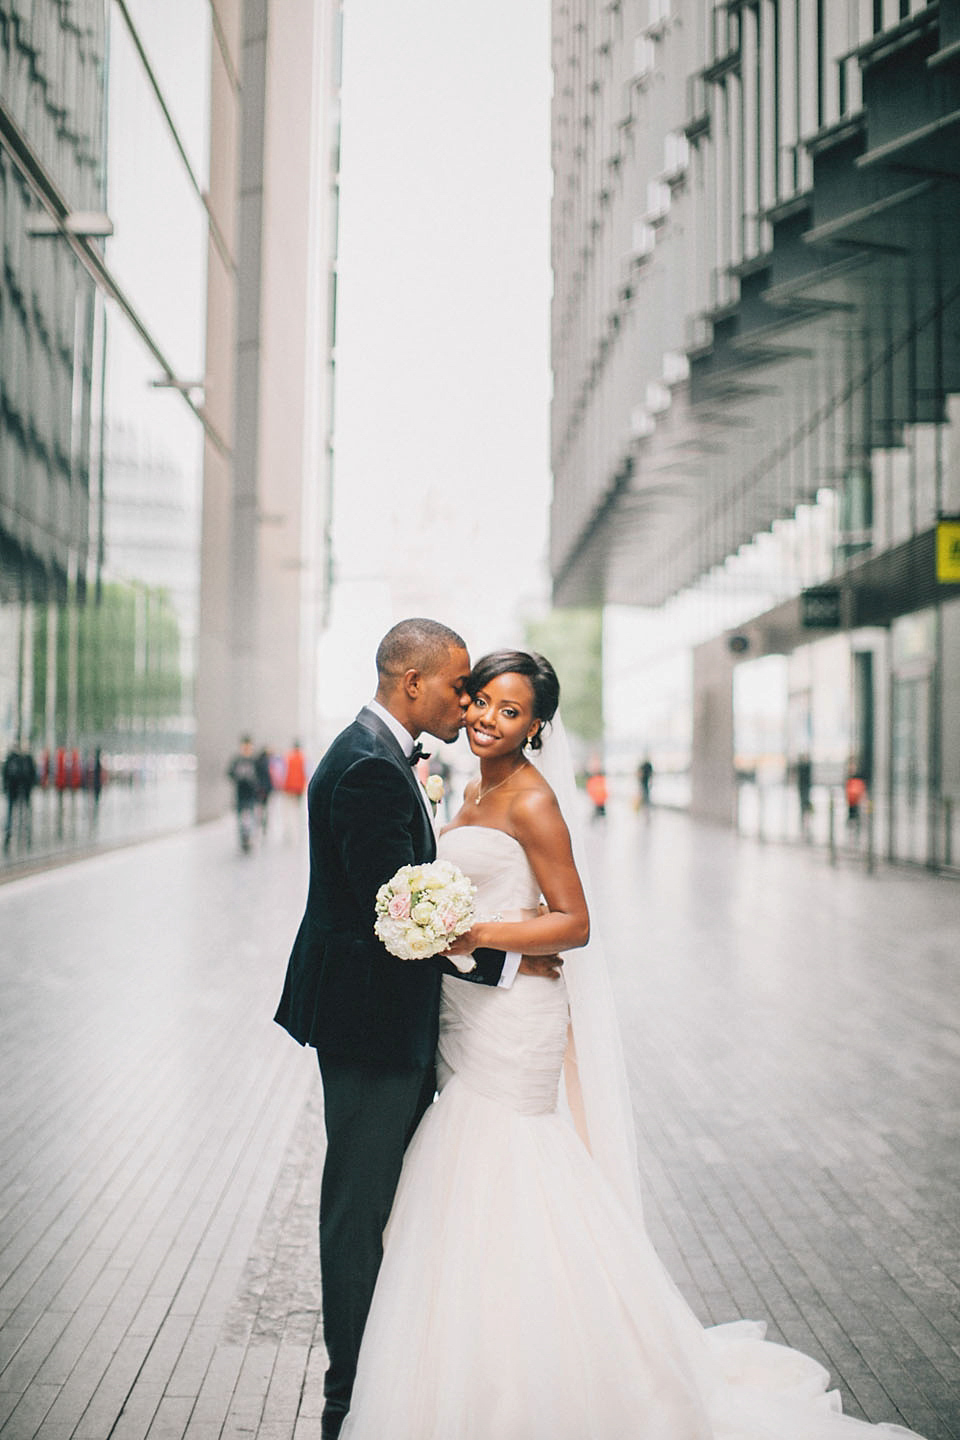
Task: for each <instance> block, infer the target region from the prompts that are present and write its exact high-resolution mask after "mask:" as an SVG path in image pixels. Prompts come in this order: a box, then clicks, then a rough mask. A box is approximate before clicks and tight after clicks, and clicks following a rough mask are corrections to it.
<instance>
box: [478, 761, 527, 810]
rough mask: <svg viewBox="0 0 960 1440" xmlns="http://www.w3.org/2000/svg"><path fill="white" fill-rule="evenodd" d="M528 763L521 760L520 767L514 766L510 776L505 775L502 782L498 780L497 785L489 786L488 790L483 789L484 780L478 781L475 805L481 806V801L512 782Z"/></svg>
mask: <svg viewBox="0 0 960 1440" xmlns="http://www.w3.org/2000/svg"><path fill="white" fill-rule="evenodd" d="M526 763H527V762H526V760H521V761H520V764H519V765H514V767H513V769H512V770H511V771H510V774H509V775H504V777H503V779H502V780H498V781H497V783H496V785H490V786H488V787H487V789H486V790H484V789H483V780H482V779H481V780H478V781H477V798H476V800H474V802H473V803H474V805H479V804H480V801H481V800H482V799H483V798H484V797H485V796H486V795H491V794H492V793H493V791H494V790H499V789H500V786H501V785H506V783H507V781H508V780H512V779H513V777H514V775H516V774H517V772H518V771H520V770H522V769H523V767H524V765H526Z"/></svg>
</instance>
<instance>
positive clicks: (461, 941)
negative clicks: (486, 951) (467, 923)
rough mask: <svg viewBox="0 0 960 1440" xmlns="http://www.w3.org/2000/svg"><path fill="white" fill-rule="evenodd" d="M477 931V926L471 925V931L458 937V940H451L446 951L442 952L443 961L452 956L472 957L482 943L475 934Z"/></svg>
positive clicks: (466, 931)
mask: <svg viewBox="0 0 960 1440" xmlns="http://www.w3.org/2000/svg"><path fill="white" fill-rule="evenodd" d="M475 930H476V926H475V925H471V927H470V929H469V930H465V931H464V933H463V934H462V935H458V936H457V938H456V940H451V942H450V944H449V945H448V946H447V948H446V950H441V952H440V956H441V959H448V958H449V957H450V956H451V955H472V954H473V952H474V950H476V949H477V948H478V946H479V943H480V942H479V941H478V940H477V937H476V935H475V934H474V931H475Z"/></svg>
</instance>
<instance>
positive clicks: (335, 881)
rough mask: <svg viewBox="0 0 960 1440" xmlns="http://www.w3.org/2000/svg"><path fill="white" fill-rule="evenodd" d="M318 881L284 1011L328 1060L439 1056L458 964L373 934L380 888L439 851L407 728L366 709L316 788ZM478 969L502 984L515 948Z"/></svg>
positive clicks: (331, 755)
mask: <svg viewBox="0 0 960 1440" xmlns="http://www.w3.org/2000/svg"><path fill="white" fill-rule="evenodd" d="M307 813H308V826H309V839H310V888H309V891H308V894H307V907H306V912H305V914H304V917H303V920H302V921H301V923H300V929H299V931H298V932H297V938H296V940H295V941H294V945H293V951H292V953H291V955H290V960H289V963H288V965H287V975H286V981H285V984H284V987H283V995H282V997H281V999H280V1006H279V1009H278V1010H277V1014H276V1016H275V1019H276V1020H277V1023H278V1024H280V1025H282V1026H283V1027H284V1029H285V1030H287V1031H289V1033H290V1034H291V1035H292V1036H293V1038H294V1039H295V1040H298V1041H299V1042H300V1044H301V1045H313V1046H314V1047H315V1048H316V1050H317V1052H318V1054H319V1055H320V1057H321V1059H330V1060H341V1061H353V1062H356V1063H359V1064H367V1065H374V1066H377V1067H414V1066H420V1067H427V1066H429V1065H432V1064H433V1061H434V1054H435V1051H436V1044H437V1023H438V1019H439V1011H440V981H441V976H442V974H443V973H444V971H447V972H448V973H452V974H459V971H457V970H456V969H455V967H453V966H451V965H450V964H449V962H441V961H409V960H397V959H395V958H394V956H392V955H390V954H389V953H388V952H387V950H385V949H384V947H383V945H382V944H381V943H380V941H379V940H378V939H377V937H376V936H375V935H374V933H373V924H374V920H375V918H376V912H375V902H376V895H377V890H378V889H379V888H380V886H381V885H382V884H383V883H384V881H385V880H389V879H390V877H391V876H392V875H393V874H394V873H395V872H396V871H397V870H398V869H399V868H400V866H401V865H411V864H422V863H424V862H425V861H429V860H433V859H434V858H435V857H436V853H437V847H436V839H435V836H434V831H433V826H432V824H431V822H430V819H429V816H428V813H427V807H426V804H425V802H424V800H423V799H421V791H420V784H419V781H418V780H417V778H416V776H415V775H414V773H413V771H412V769H411V768H410V766H409V764H408V763H407V760H406V757H405V756H404V754H403V751H402V749H401V748H400V745H399V743H398V742H397V740H396V738H395V736H394V735H393V734H392V733H391V731H390V729H389V728H388V726H386V725H385V724H384V723H383V721H382V720H381V719H380V718H379V716H377V715H375V714H374V713H373V711H372V710H367V709H363V710H361V711H360V714H359V715H358V716H357V718H356V720H355V721H354V722H353V724H352V725H348V726H347V728H346V730H344V731H342V732H341V734H340V735H338V736H337V738H336V740H334V742H333V744H332V745H331V746H330V748H329V750H328V751H327V753H326V754H325V755H324V757H323V759H322V760H321V762H320V764H319V765H318V766H317V769H316V770H315V772H314V774H313V778H312V779H311V781H310V785H309V787H308V790H307ZM476 958H477V969H476V971H474V972H473V973H472V974H471V975H470V976H469V977H468V978H469V979H475V980H477V981H479V982H480V983H481V984H487V985H496V984H497V982H498V980H499V979H500V975H501V972H502V970H503V959H504V957H503V952H502V951H500V950H481V951H478V952H477V957H476Z"/></svg>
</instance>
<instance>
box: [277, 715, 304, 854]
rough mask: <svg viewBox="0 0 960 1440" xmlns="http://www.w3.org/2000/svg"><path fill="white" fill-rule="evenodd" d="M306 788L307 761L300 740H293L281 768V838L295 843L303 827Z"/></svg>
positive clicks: (288, 842)
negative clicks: (282, 768)
mask: <svg viewBox="0 0 960 1440" xmlns="http://www.w3.org/2000/svg"><path fill="white" fill-rule="evenodd" d="M306 788H307V762H306V760H305V759H304V756H303V751H302V750H301V749H300V741H299V740H294V742H293V744H292V745H291V746H290V749H289V750H288V751H287V755H286V760H285V764H284V770H283V785H282V789H281V794H282V796H283V827H282V828H283V839H284V843H285V844H288V845H289V844H295V843H296V841H297V839H298V838H299V836H300V832H301V830H302V828H303V821H302V817H303V796H304V792H305V790H306Z"/></svg>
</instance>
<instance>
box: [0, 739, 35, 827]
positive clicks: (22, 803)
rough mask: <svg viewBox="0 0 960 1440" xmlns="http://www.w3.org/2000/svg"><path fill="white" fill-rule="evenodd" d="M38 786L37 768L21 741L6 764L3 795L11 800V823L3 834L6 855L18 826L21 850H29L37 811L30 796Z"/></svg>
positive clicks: (9, 817)
mask: <svg viewBox="0 0 960 1440" xmlns="http://www.w3.org/2000/svg"><path fill="white" fill-rule="evenodd" d="M36 783H37V767H36V763H35V762H34V758H33V756H32V755H31V753H30V751H29V750H28V749H27V748H26V747H25V746H24V745H23V744H22V743H21V741H20V740H19V738H18V739H17V741H16V742H15V744H13V745H11V746H10V749H9V750H8V752H7V758H6V759H5V760H4V762H3V792H4V794H5V795H6V797H7V821H6V825H5V826H4V831H3V852H4V854H6V853H7V852H8V851H9V849H10V844H11V841H12V839H13V831H14V826H16V831H17V845H18V848H19V847H21V846H23V847H25V848H26V849H28V850H29V848H30V845H31V842H32V840H33V812H32V809H31V804H30V797H31V795H32V794H33V787H34V786H35V785H36Z"/></svg>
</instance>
